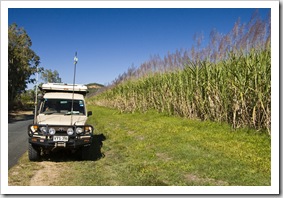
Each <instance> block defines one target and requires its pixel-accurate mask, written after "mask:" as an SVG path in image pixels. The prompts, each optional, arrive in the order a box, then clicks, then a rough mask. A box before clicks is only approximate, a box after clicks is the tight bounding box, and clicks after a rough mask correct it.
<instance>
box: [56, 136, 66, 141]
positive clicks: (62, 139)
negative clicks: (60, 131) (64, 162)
mask: <svg viewBox="0 0 283 198" xmlns="http://www.w3.org/2000/svg"><path fill="white" fill-rule="evenodd" d="M53 141H54V142H67V141H68V136H53Z"/></svg>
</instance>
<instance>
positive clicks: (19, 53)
mask: <svg viewBox="0 0 283 198" xmlns="http://www.w3.org/2000/svg"><path fill="white" fill-rule="evenodd" d="M8 41H9V42H8V90H9V91H8V92H9V93H8V95H9V96H8V99H9V103H10V102H11V104H12V103H13V102H14V101H15V99H17V98H18V97H19V95H20V93H21V92H23V91H24V90H25V88H26V87H27V84H28V83H33V82H34V81H35V79H34V78H31V76H32V75H33V74H35V73H36V71H37V67H38V66H39V64H40V57H39V56H38V55H37V54H36V53H35V52H34V51H33V50H32V49H31V46H32V42H31V39H30V37H29V36H28V34H27V32H26V31H25V30H24V28H20V27H18V26H17V24H15V23H14V24H12V25H10V26H9V29H8ZM41 69H42V68H39V70H41Z"/></svg>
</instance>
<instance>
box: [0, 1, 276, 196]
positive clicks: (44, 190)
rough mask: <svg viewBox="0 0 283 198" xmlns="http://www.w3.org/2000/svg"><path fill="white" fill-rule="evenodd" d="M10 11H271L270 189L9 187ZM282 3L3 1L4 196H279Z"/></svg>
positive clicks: (2, 178) (2, 136)
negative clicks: (90, 9)
mask: <svg viewBox="0 0 283 198" xmlns="http://www.w3.org/2000/svg"><path fill="white" fill-rule="evenodd" d="M8 8H271V19H272V22H271V24H272V25H271V35H272V36H271V45H272V69H271V75H272V88H271V94H272V106H271V112H272V114H271V116H272V122H271V130H272V137H271V139H272V140H271V142H272V153H271V165H272V170H271V180H272V181H271V186H251V187H250V186H227V187H221V186H209V187H208V186H195V187H192V186H180V187H179V186H171V187H170V186H169V187H163V186H157V187H151V186H149V187H144V186H137V187H126V186H119V187H114V186H109V187H108V186H107V187H106V186H101V187H98V186H92V187H85V186H75V187H73V186H67V187H61V186H43V187H42V186H41V187H35V186H27V187H24V186H8V141H7V140H8V132H7V128H8V127H7V123H8V117H7V115H8V105H7V104H8V97H7V96H8V86H7V83H8V79H7V78H8V77H7V76H8V75H7V74H8V68H7V67H6V65H8V52H7V50H6V49H7V48H8ZM278 90H279V1H1V194H140V195H141V194H278V193H279V108H278V105H279V92H278Z"/></svg>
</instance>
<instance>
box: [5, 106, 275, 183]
mask: <svg viewBox="0 0 283 198" xmlns="http://www.w3.org/2000/svg"><path fill="white" fill-rule="evenodd" d="M89 110H92V111H93V116H91V117H90V118H89V120H88V122H89V124H93V125H94V126H95V128H96V132H95V133H96V134H100V133H103V134H104V135H105V136H106V140H105V141H104V142H103V146H102V148H101V151H102V153H103V154H104V155H105V156H104V157H103V158H100V159H99V160H96V161H66V162H65V165H66V167H68V168H66V169H63V170H62V169H61V170H60V171H61V173H60V177H59V178H58V179H57V180H56V185H60V186H166V185H169V186H269V185H271V162H270V161H271V160H270V156H271V144H270V136H268V135H266V134H263V133H257V132H256V131H254V130H248V129H239V130H238V131H237V132H234V131H233V130H231V127H230V126H229V125H227V124H219V123H213V122H209V121H203V122H202V121H198V120H188V119H184V118H179V117H172V116H171V117H169V116H166V115H163V114H160V113H156V112H154V111H150V112H147V113H127V114H125V113H120V112H119V111H117V110H111V109H108V108H104V107H98V106H92V107H90V109H89ZM20 163H21V164H20V166H21V168H22V170H27V171H29V169H30V168H31V167H35V166H33V165H32V164H33V163H32V162H28V161H21V162H20ZM25 167H26V168H25ZM29 167H30V168H29ZM39 168H40V167H39ZM30 174H32V172H31V173H30ZM10 176H11V177H13V175H11V174H10V171H9V177H10ZM9 179H10V180H13V178H9ZM14 183H15V182H14ZM17 184H21V183H17Z"/></svg>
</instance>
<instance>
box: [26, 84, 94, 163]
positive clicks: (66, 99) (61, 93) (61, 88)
mask: <svg viewBox="0 0 283 198" xmlns="http://www.w3.org/2000/svg"><path fill="white" fill-rule="evenodd" d="M41 90H42V91H43V93H44V95H43V97H42V98H41V99H40V103H39V109H38V112H37V115H35V116H36V119H35V122H34V124H32V125H29V127H28V135H29V149H28V155H29V160H31V161H36V160H38V159H39V157H40V155H41V153H50V152H51V151H54V150H57V149H69V150H71V151H73V152H75V151H79V152H81V153H80V154H81V157H82V159H87V158H88V155H89V147H90V146H91V144H92V141H93V127H92V126H91V125H86V124H85V123H86V120H87V117H88V116H90V115H92V112H91V111H89V112H87V109H86V104H85V100H84V96H85V95H86V93H87V87H86V86H84V85H73V84H61V83H47V84H43V85H42V87H41Z"/></svg>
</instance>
